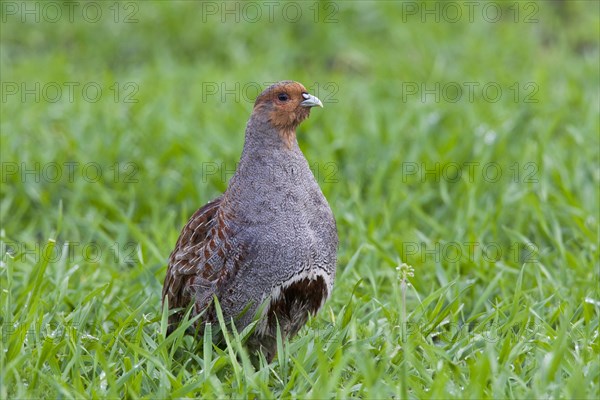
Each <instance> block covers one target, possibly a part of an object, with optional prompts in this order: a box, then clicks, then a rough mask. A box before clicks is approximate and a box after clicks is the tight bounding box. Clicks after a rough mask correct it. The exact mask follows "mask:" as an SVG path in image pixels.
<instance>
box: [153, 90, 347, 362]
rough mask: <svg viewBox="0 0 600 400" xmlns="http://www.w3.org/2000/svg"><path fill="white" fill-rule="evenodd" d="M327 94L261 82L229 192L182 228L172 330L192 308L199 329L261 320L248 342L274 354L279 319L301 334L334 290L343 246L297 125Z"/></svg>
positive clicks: (170, 295) (173, 275)
mask: <svg viewBox="0 0 600 400" xmlns="http://www.w3.org/2000/svg"><path fill="white" fill-rule="evenodd" d="M315 106H320V107H323V105H322V103H321V101H320V100H319V99H318V98H317V97H315V96H313V95H311V94H309V93H308V92H307V90H306V89H305V88H304V86H302V85H301V84H300V83H297V82H293V81H282V82H279V83H276V84H274V85H272V86H270V87H269V88H267V89H266V90H264V91H263V92H262V93H261V94H260V95H259V96H258V98H257V99H256V102H255V103H254V110H253V112H252V115H251V116H250V119H249V121H248V124H247V126H246V136H245V143H244V148H243V151H242V156H241V159H240V162H239V164H238V167H237V170H236V172H235V174H234V176H233V177H232V178H231V180H230V182H229V185H228V187H227V190H226V191H225V193H223V194H222V195H221V196H220V197H218V198H216V199H215V200H213V201H211V202H209V203H208V204H206V205H205V206H204V207H202V208H200V209H199V210H198V211H196V212H195V213H194V215H192V217H191V218H190V220H189V222H188V223H187V225H185V227H184V228H183V230H182V232H181V235H180V236H179V239H178V240H177V244H176V246H175V249H174V250H173V252H172V253H171V256H170V258H169V266H168V270H167V275H166V278H165V283H164V287H163V294H162V296H163V303H164V301H165V300H167V299H168V306H169V308H170V309H176V311H174V312H173V313H172V314H171V315H170V317H169V326H170V328H171V329H173V328H174V327H176V326H177V325H178V323H179V322H180V320H181V318H182V316H183V314H184V313H185V311H186V309H187V307H189V306H192V310H191V315H192V316H195V315H198V314H200V313H203V315H202V316H201V317H200V318H199V319H198V321H197V324H199V326H196V328H198V330H199V331H202V327H203V326H204V324H206V323H207V322H210V323H216V322H217V318H216V312H215V309H214V304H213V298H214V297H216V298H217V299H218V301H219V304H220V305H221V308H222V311H223V315H224V317H225V320H226V321H227V322H229V321H230V320H231V319H233V321H234V323H235V328H237V329H238V330H240V331H241V330H242V329H243V328H245V327H247V326H248V325H249V324H250V323H251V322H253V321H254V320H255V319H257V320H258V322H257V324H256V327H255V329H254V331H253V333H252V334H251V336H250V337H249V339H248V342H247V346H248V347H249V349H250V350H251V351H253V352H256V351H257V350H258V351H261V352H262V353H263V354H264V355H265V358H266V359H267V361H271V360H272V359H273V357H274V355H275V353H276V349H277V325H278V324H279V327H280V329H281V333H282V336H283V337H284V338H290V337H292V336H293V335H295V334H296V333H297V332H298V331H299V330H300V328H301V327H302V326H303V325H304V324H305V323H306V321H307V319H308V316H309V315H310V314H314V313H316V312H317V311H318V310H319V309H320V308H321V307H322V305H323V303H324V302H325V300H326V299H327V298H328V296H329V295H330V294H331V290H332V288H333V281H334V278H335V268H336V253H337V247H338V235H337V228H336V223H335V219H334V216H333V213H332V212H331V208H330V207H329V204H328V203H327V200H326V199H325V196H324V195H323V193H322V192H321V189H320V188H319V185H318V184H317V181H316V180H315V178H314V176H313V174H312V172H311V170H310V168H309V165H308V162H307V161H306V158H305V157H304V154H303V153H302V151H301V150H300V147H299V146H298V142H297V140H296V127H297V126H298V125H299V124H300V123H301V122H302V121H303V120H304V119H306V118H307V117H308V116H309V114H310V109H311V108H312V107H315Z"/></svg>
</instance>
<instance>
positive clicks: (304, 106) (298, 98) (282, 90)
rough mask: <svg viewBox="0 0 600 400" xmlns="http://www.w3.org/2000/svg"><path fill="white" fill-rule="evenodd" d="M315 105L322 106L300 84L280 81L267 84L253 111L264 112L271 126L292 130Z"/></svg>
mask: <svg viewBox="0 0 600 400" xmlns="http://www.w3.org/2000/svg"><path fill="white" fill-rule="evenodd" d="M315 106H319V107H323V104H322V103H321V101H320V100H319V99H318V98H316V97H315V96H312V95H310V94H309V93H308V91H307V90H306V88H305V87H304V86H302V84H300V83H298V82H293V81H282V82H279V83H276V84H274V85H271V86H269V87H268V88H267V89H265V91H263V92H262V93H261V94H260V95H259V96H258V98H257V99H256V102H255V103H254V112H266V113H268V118H269V121H270V122H271V124H273V126H275V127H276V128H278V129H280V130H282V131H293V130H295V129H296V127H297V126H298V125H299V124H300V123H301V122H302V121H304V120H305V119H306V118H307V117H308V115H309V114H310V109H311V108H312V107H315Z"/></svg>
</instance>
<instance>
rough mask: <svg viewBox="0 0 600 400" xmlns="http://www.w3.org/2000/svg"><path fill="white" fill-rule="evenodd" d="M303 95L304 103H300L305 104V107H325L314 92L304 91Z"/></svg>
mask: <svg viewBox="0 0 600 400" xmlns="http://www.w3.org/2000/svg"><path fill="white" fill-rule="evenodd" d="M302 97H304V101H303V102H302V103H300V105H301V106H304V107H315V106H319V107H321V108H323V103H321V100H319V98H318V97H316V96H313V95H312V94H308V93H302Z"/></svg>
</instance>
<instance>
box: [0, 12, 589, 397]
mask: <svg viewBox="0 0 600 400" xmlns="http://www.w3.org/2000/svg"><path fill="white" fill-rule="evenodd" d="M1 7H2V8H1V12H2V14H1V18H2V25H1V42H0V52H1V57H0V72H1V81H2V103H1V110H0V130H1V149H0V155H1V159H2V181H1V187H0V196H1V200H0V205H1V210H0V216H1V219H2V221H1V225H2V226H1V230H0V236H1V237H0V239H1V240H2V246H3V247H2V254H3V258H2V264H1V265H0V266H1V268H0V271H1V273H2V274H1V275H0V279H1V283H2V294H1V296H2V324H3V327H4V329H3V341H2V346H3V348H4V350H5V351H3V352H2V355H0V357H2V360H1V361H2V369H3V372H2V378H3V379H2V383H1V384H0V385H2V387H1V388H0V394H1V395H2V397H3V398H4V397H6V396H7V395H11V396H16V397H19V396H31V395H39V394H40V393H46V394H47V393H51V394H52V397H54V396H57V395H58V394H59V393H61V394H62V395H64V396H66V397H71V396H74V397H77V396H94V395H98V396H101V397H102V396H124V395H127V396H131V397H137V396H138V395H140V396H153V395H157V396H162V397H165V396H170V395H173V396H175V395H179V396H204V397H214V396H226V397H229V396H242V397H245V396H254V395H255V396H260V397H271V396H272V397H280V396H284V397H285V396H292V397H294V396H300V397H306V396H309V397H349V396H361V397H390V396H393V395H396V396H402V397H404V396H411V397H417V398H423V397H430V396H431V397H436V396H437V397H457V398H460V397H465V396H474V397H594V396H596V395H598V390H599V389H598V387H599V383H598V378H599V376H600V375H599V373H600V372H599V364H598V353H599V348H598V315H599V307H600V293H599V289H598V279H599V278H598V277H599V264H598V218H599V215H598V212H599V211H598V209H599V186H598V185H599V181H600V172H599V164H598V162H599V159H598V158H599V157H598V155H599V148H600V140H599V118H598V116H599V108H600V103H599V87H600V86H599V83H600V82H599V61H598V60H599V37H600V25H599V24H600V6H599V3H598V2H590V1H544V2H529V1H523V2H506V3H505V2H487V1H482V2H478V1H476V2H400V1H353V2H316V1H307V2H290V3H286V2H270V3H269V2H267V3H263V2H250V3H237V2H201V1H175V2H163V1H148V2H129V1H124V2H112V1H110V2H91V3H89V2H75V3H71V2H52V1H50V2H10V1H5V2H3V3H2V5H1ZM282 79H293V80H297V81H300V82H302V83H303V84H304V85H305V86H306V87H307V88H308V89H309V90H310V91H311V92H312V93H313V94H315V95H317V96H319V97H320V98H321V99H322V100H323V102H324V104H325V107H324V109H322V110H321V109H319V110H313V112H312V115H311V118H310V119H309V120H307V121H306V122H305V123H303V125H302V126H301V127H300V128H299V131H298V140H299V142H300V146H301V148H302V149H303V151H304V153H305V155H306V157H307V159H308V160H309V163H310V164H311V166H312V167H313V170H314V171H315V175H316V176H317V179H318V180H319V183H320V185H321V188H322V190H323V192H324V193H325V195H326V197H327V198H328V200H329V202H330V204H331V206H332V209H333V211H334V214H335V215H336V219H337V222H338V230H339V236H340V251H339V265H338V277H337V280H336V288H335V290H334V293H333V296H332V299H331V300H330V301H329V302H328V303H327V306H326V308H325V310H324V311H323V312H322V313H321V314H320V315H319V316H318V317H317V318H316V319H315V320H314V321H311V323H310V324H309V327H308V328H306V329H305V330H303V331H302V333H301V334H300V337H299V338H298V339H297V340H295V342H294V343H296V344H297V346H295V347H294V345H292V346H291V347H290V349H289V350H286V353H285V355H286V357H287V355H291V357H292V358H293V360H295V361H294V362H291V361H290V364H285V362H284V359H280V360H279V361H278V362H277V363H276V364H277V365H276V367H271V368H269V367H265V368H264V369H263V370H260V371H258V372H256V373H255V374H254V375H251V374H250V372H248V371H246V370H244V371H246V372H248V373H247V374H245V378H244V379H246V381H244V383H243V384H242V383H240V382H239V379H241V378H240V375H238V374H237V372H236V371H238V370H237V369H236V368H235V367H229V364H228V363H231V365H234V364H235V362H236V361H235V357H229V356H228V354H227V353H224V354H215V356H214V357H215V360H221V359H222V360H226V361H222V362H219V363H217V364H218V365H217V367H218V368H217V367H215V368H214V370H212V372H211V373H210V374H208V373H207V372H206V371H207V369H206V365H205V364H203V362H201V361H199V360H197V359H194V357H193V356H191V354H195V353H194V351H193V349H192V348H193V345H192V344H191V342H190V341H189V340H188V341H186V340H187V339H185V340H184V339H182V342H181V343H179V342H178V346H183V347H181V348H179V351H184V354H186V356H185V357H183V359H182V358H181V354H180V353H177V354H179V357H177V356H174V355H173V353H169V352H166V350H165V347H167V345H166V344H161V343H163V341H164V337H163V336H161V333H160V329H159V325H160V291H161V287H162V281H163V279H164V274H165V271H166V260H167V257H168V255H169V253H170V251H171V249H172V248H173V246H174V244H175V241H176V239H177V237H178V234H179V230H180V228H181V227H182V226H183V224H184V223H185V222H186V221H187V219H188V217H189V216H190V215H191V214H192V213H193V212H194V211H195V209H196V208H198V207H199V206H201V205H203V204H204V203H205V202H207V201H208V200H210V199H212V198H214V197H216V196H217V195H218V194H219V193H221V192H222V191H224V190H225V188H226V186H227V180H228V179H229V178H230V177H231V174H232V172H233V170H234V168H235V164H236V162H237V160H238V158H239V155H240V153H241V148H242V145H243V132H244V127H245V123H246V121H247V119H248V117H249V115H250V112H251V110H252V105H253V101H254V97H255V96H256V95H257V94H258V88H261V89H262V88H265V87H266V86H267V85H268V84H269V83H271V82H275V81H278V80H282ZM71 90H72V91H71ZM469 166H471V167H469ZM490 166H491V168H492V169H491V170H490V169H488V168H490ZM98 174H100V175H98ZM48 239H52V240H53V241H54V242H55V243H56V247H55V248H54V250H53V251H54V254H58V256H56V257H44V256H43V254H44V249H45V248H46V247H47V246H48V244H47V243H48ZM52 243H53V242H52ZM66 243H70V245H67V244H66ZM51 246H53V245H51ZM469 246H471V247H469ZM457 249H458V250H457ZM470 249H471V250H470ZM492 250H493V251H494V255H490V254H489V251H492ZM457 252H458V253H457ZM401 262H406V263H408V264H410V265H412V266H413V267H414V270H415V271H414V277H410V278H409V281H410V283H411V287H410V289H409V290H408V292H407V293H406V291H405V290H403V289H402V287H401V280H400V276H399V275H400V274H399V272H398V270H397V268H396V267H397V266H398V265H399V263H401ZM402 296H405V297H406V310H407V313H408V315H407V316H403V315H402V313H401V304H402V303H403V302H402V301H401V298H402ZM75 321H76V322H75ZM407 322H413V323H414V324H415V325H416V326H418V327H419V328H420V329H414V330H410V332H409V335H408V336H409V337H408V339H407V338H406V337H403V339H401V336H402V335H401V332H400V328H399V327H401V326H405V325H406V323H407ZM74 324H76V325H77V329H66V330H63V331H62V336H61V337H59V338H58V339H54V341H52V346H50V345H46V344H45V343H47V340H48V339H47V335H48V329H49V328H48V327H49V326H51V327H57V326H70V327H72V326H73V325H74ZM324 326H325V327H327V332H326V333H323V335H324V336H327V339H328V340H329V339H331V340H329V341H327V340H323V339H322V337H320V336H319V335H314V334H313V332H322V328H323V327H324ZM6 327H9V328H8V329H7V328H6ZM515 327H516V328H515ZM53 329H54V328H53ZM457 332H468V335H462V336H461V335H457ZM405 333H406V332H405ZM323 335H321V336H323ZM328 335H329V336H328ZM486 335H487V336H486ZM489 335H493V337H495V338H498V340H495V341H489V340H481V337H484V338H485V337H489ZM91 338H93V339H91ZM332 338H333V339H335V340H333V339H332ZM478 338H479V339H478ZM134 339H135V340H134ZM132 343H134V344H132ZM332 343H333V344H332ZM185 346H187V347H185ZM50 347H51V349H50ZM175 347H177V346H175ZM182 348H183V349H184V350H181V349H182ZM307 348H308V350H307ZM173 351H174V350H173ZM288 351H289V353H288ZM319 352H321V353H319ZM317 353H319V354H317ZM323 354H324V355H323ZM186 357H187V358H186ZM286 357H284V358H285V359H287V358H286ZM182 360H185V361H182ZM190 360H191V361H190ZM132 365H133V367H132ZM161 366H162V367H161ZM134 367H135V368H134ZM136 368H137V369H136ZM198 371H204V375H200V376H199V375H198ZM208 371H211V370H210V368H209V369H208ZM232 371H233V372H232ZM300 371H302V372H300ZM102 374H104V375H102ZM325 376H330V380H329V381H327V382H323V379H324V377H325ZM202 377H204V378H205V379H204V380H202V379H203V378H202ZM215 377H216V378H215ZM32 382H33V383H35V385H33V384H32ZM232 382H233V383H232ZM46 390H48V391H49V392H44V391H46Z"/></svg>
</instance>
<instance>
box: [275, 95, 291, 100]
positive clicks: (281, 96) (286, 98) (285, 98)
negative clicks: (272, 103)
mask: <svg viewBox="0 0 600 400" xmlns="http://www.w3.org/2000/svg"><path fill="white" fill-rule="evenodd" d="M277 98H278V99H279V101H288V100H289V99H290V98H289V96H288V95H287V94H286V93H279V94H278V95H277Z"/></svg>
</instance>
